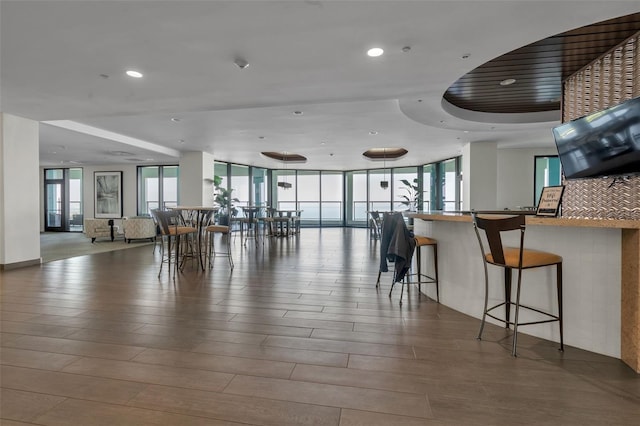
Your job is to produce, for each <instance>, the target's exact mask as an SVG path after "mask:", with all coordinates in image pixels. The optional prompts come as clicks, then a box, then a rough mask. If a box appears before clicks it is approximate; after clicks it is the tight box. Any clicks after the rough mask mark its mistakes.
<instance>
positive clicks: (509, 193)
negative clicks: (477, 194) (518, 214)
mask: <svg viewBox="0 0 640 426" xmlns="http://www.w3.org/2000/svg"><path fill="white" fill-rule="evenodd" d="M497 152H498V180H497V193H498V199H497V208H498V209H499V210H502V209H505V208H508V209H515V208H516V207H518V206H534V205H535V204H536V202H534V200H533V185H534V176H533V172H534V161H535V156H536V155H558V152H557V151H556V150H555V149H523V148H511V149H498V151H497Z"/></svg>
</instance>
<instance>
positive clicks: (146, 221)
mask: <svg viewBox="0 0 640 426" xmlns="http://www.w3.org/2000/svg"><path fill="white" fill-rule="evenodd" d="M122 232H124V239H125V241H126V242H127V243H130V242H131V240H138V239H150V240H152V241H155V239H156V235H157V234H158V232H157V228H156V223H155V222H154V220H153V219H152V218H150V217H145V216H132V217H126V218H123V220H122Z"/></svg>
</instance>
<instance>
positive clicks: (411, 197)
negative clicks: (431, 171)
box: [392, 167, 422, 211]
mask: <svg viewBox="0 0 640 426" xmlns="http://www.w3.org/2000/svg"><path fill="white" fill-rule="evenodd" d="M403 180H404V181H406V182H408V183H409V185H406V184H405V183H403ZM392 196H393V210H396V211H401V210H412V211H415V210H418V208H419V207H420V203H419V201H420V200H421V199H422V184H421V182H420V181H419V179H418V168H417V167H402V168H396V169H393V194H392Z"/></svg>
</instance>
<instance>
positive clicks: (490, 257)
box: [472, 212, 564, 356]
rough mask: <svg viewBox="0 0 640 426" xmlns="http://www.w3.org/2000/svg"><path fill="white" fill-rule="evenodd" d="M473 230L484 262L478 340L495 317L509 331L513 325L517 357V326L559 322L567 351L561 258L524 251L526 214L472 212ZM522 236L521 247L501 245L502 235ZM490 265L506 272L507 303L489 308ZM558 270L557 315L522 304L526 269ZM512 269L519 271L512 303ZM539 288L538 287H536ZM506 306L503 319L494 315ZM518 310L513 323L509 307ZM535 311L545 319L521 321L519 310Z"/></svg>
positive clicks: (514, 353) (561, 346) (539, 252)
mask: <svg viewBox="0 0 640 426" xmlns="http://www.w3.org/2000/svg"><path fill="white" fill-rule="evenodd" d="M472 219H473V228H474V230H475V233H476V237H477V239H478V243H479V245H480V252H481V254H482V261H483V265H484V282H485V291H484V309H483V312H482V322H481V323H480V331H479V332H478V340H481V339H482V332H483V330H484V325H485V321H486V319H487V317H490V318H493V319H494V320H496V321H499V322H501V323H503V324H504V325H505V328H509V327H510V326H511V325H513V344H512V350H511V354H512V355H513V356H517V352H516V348H517V344H518V327H520V326H523V325H531V324H543V323H547V322H555V321H557V322H558V324H559V327H560V350H561V351H563V350H564V341H563V328H562V257H561V256H559V255H557V254H554V253H549V252H546V251H539V250H532V249H529V248H525V246H524V235H525V229H526V225H525V223H526V222H525V215H517V216H510V217H503V216H499V217H489V216H484V215H483V216H482V217H481V216H479V215H478V213H477V212H474V213H472ZM480 230H482V231H484V234H485V239H486V241H487V244H488V245H489V251H488V252H487V251H486V250H485V245H484V242H483V238H482V236H481V233H480ZM516 232H517V233H519V237H520V238H519V241H520V244H519V246H517V247H505V246H504V245H503V243H502V236H503V235H505V234H507V233H516ZM488 265H494V266H498V267H500V268H503V269H504V294H505V300H504V302H501V303H498V304H496V305H493V306H491V307H489V306H488V300H489V269H488ZM553 266H555V267H556V291H557V303H558V314H557V315H556V314H553V313H550V312H546V311H543V310H542V309H540V308H536V307H531V306H528V305H523V304H522V303H521V302H520V296H521V293H522V291H521V290H522V272H523V271H524V270H527V269H534V268H542V267H553ZM513 270H516V271H518V281H517V284H516V300H515V302H513V301H512V300H511V290H512V289H511V282H512V275H513ZM537 285H539V284H537ZM502 306H504V308H505V309H504V313H505V315H504V318H501V317H498V316H496V315H494V314H493V313H492V311H494V310H495V309H497V308H500V307H502ZM512 306H514V307H515V317H514V320H513V321H511V320H510V308H511V307H512ZM521 308H522V309H526V310H528V311H532V312H535V313H536V314H534V315H541V316H542V317H543V318H545V319H542V320H537V321H527V322H520V309H521Z"/></svg>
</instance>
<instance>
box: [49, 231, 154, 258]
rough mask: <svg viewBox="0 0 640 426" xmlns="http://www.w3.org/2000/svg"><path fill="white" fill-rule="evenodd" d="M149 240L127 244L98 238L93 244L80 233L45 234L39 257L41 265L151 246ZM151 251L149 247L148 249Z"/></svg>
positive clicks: (121, 241)
mask: <svg viewBox="0 0 640 426" xmlns="http://www.w3.org/2000/svg"><path fill="white" fill-rule="evenodd" d="M152 244H153V243H152V242H151V241H149V240H133V241H131V243H129V244H127V243H126V242H125V241H124V240H123V239H122V237H120V238H117V239H116V240H115V241H111V240H109V239H108V238H99V239H97V240H96V242H95V243H93V244H92V243H91V239H90V238H87V237H86V236H85V235H84V234H83V233H81V232H45V233H41V234H40V256H41V257H42V263H46V262H51V261H54V260H60V259H68V258H70V257H76V256H85V255H88V254H96V253H104V252H107V251H113V250H124V249H128V248H132V247H140V246H141V245H152ZM149 249H150V250H151V247H150V248H149Z"/></svg>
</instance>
